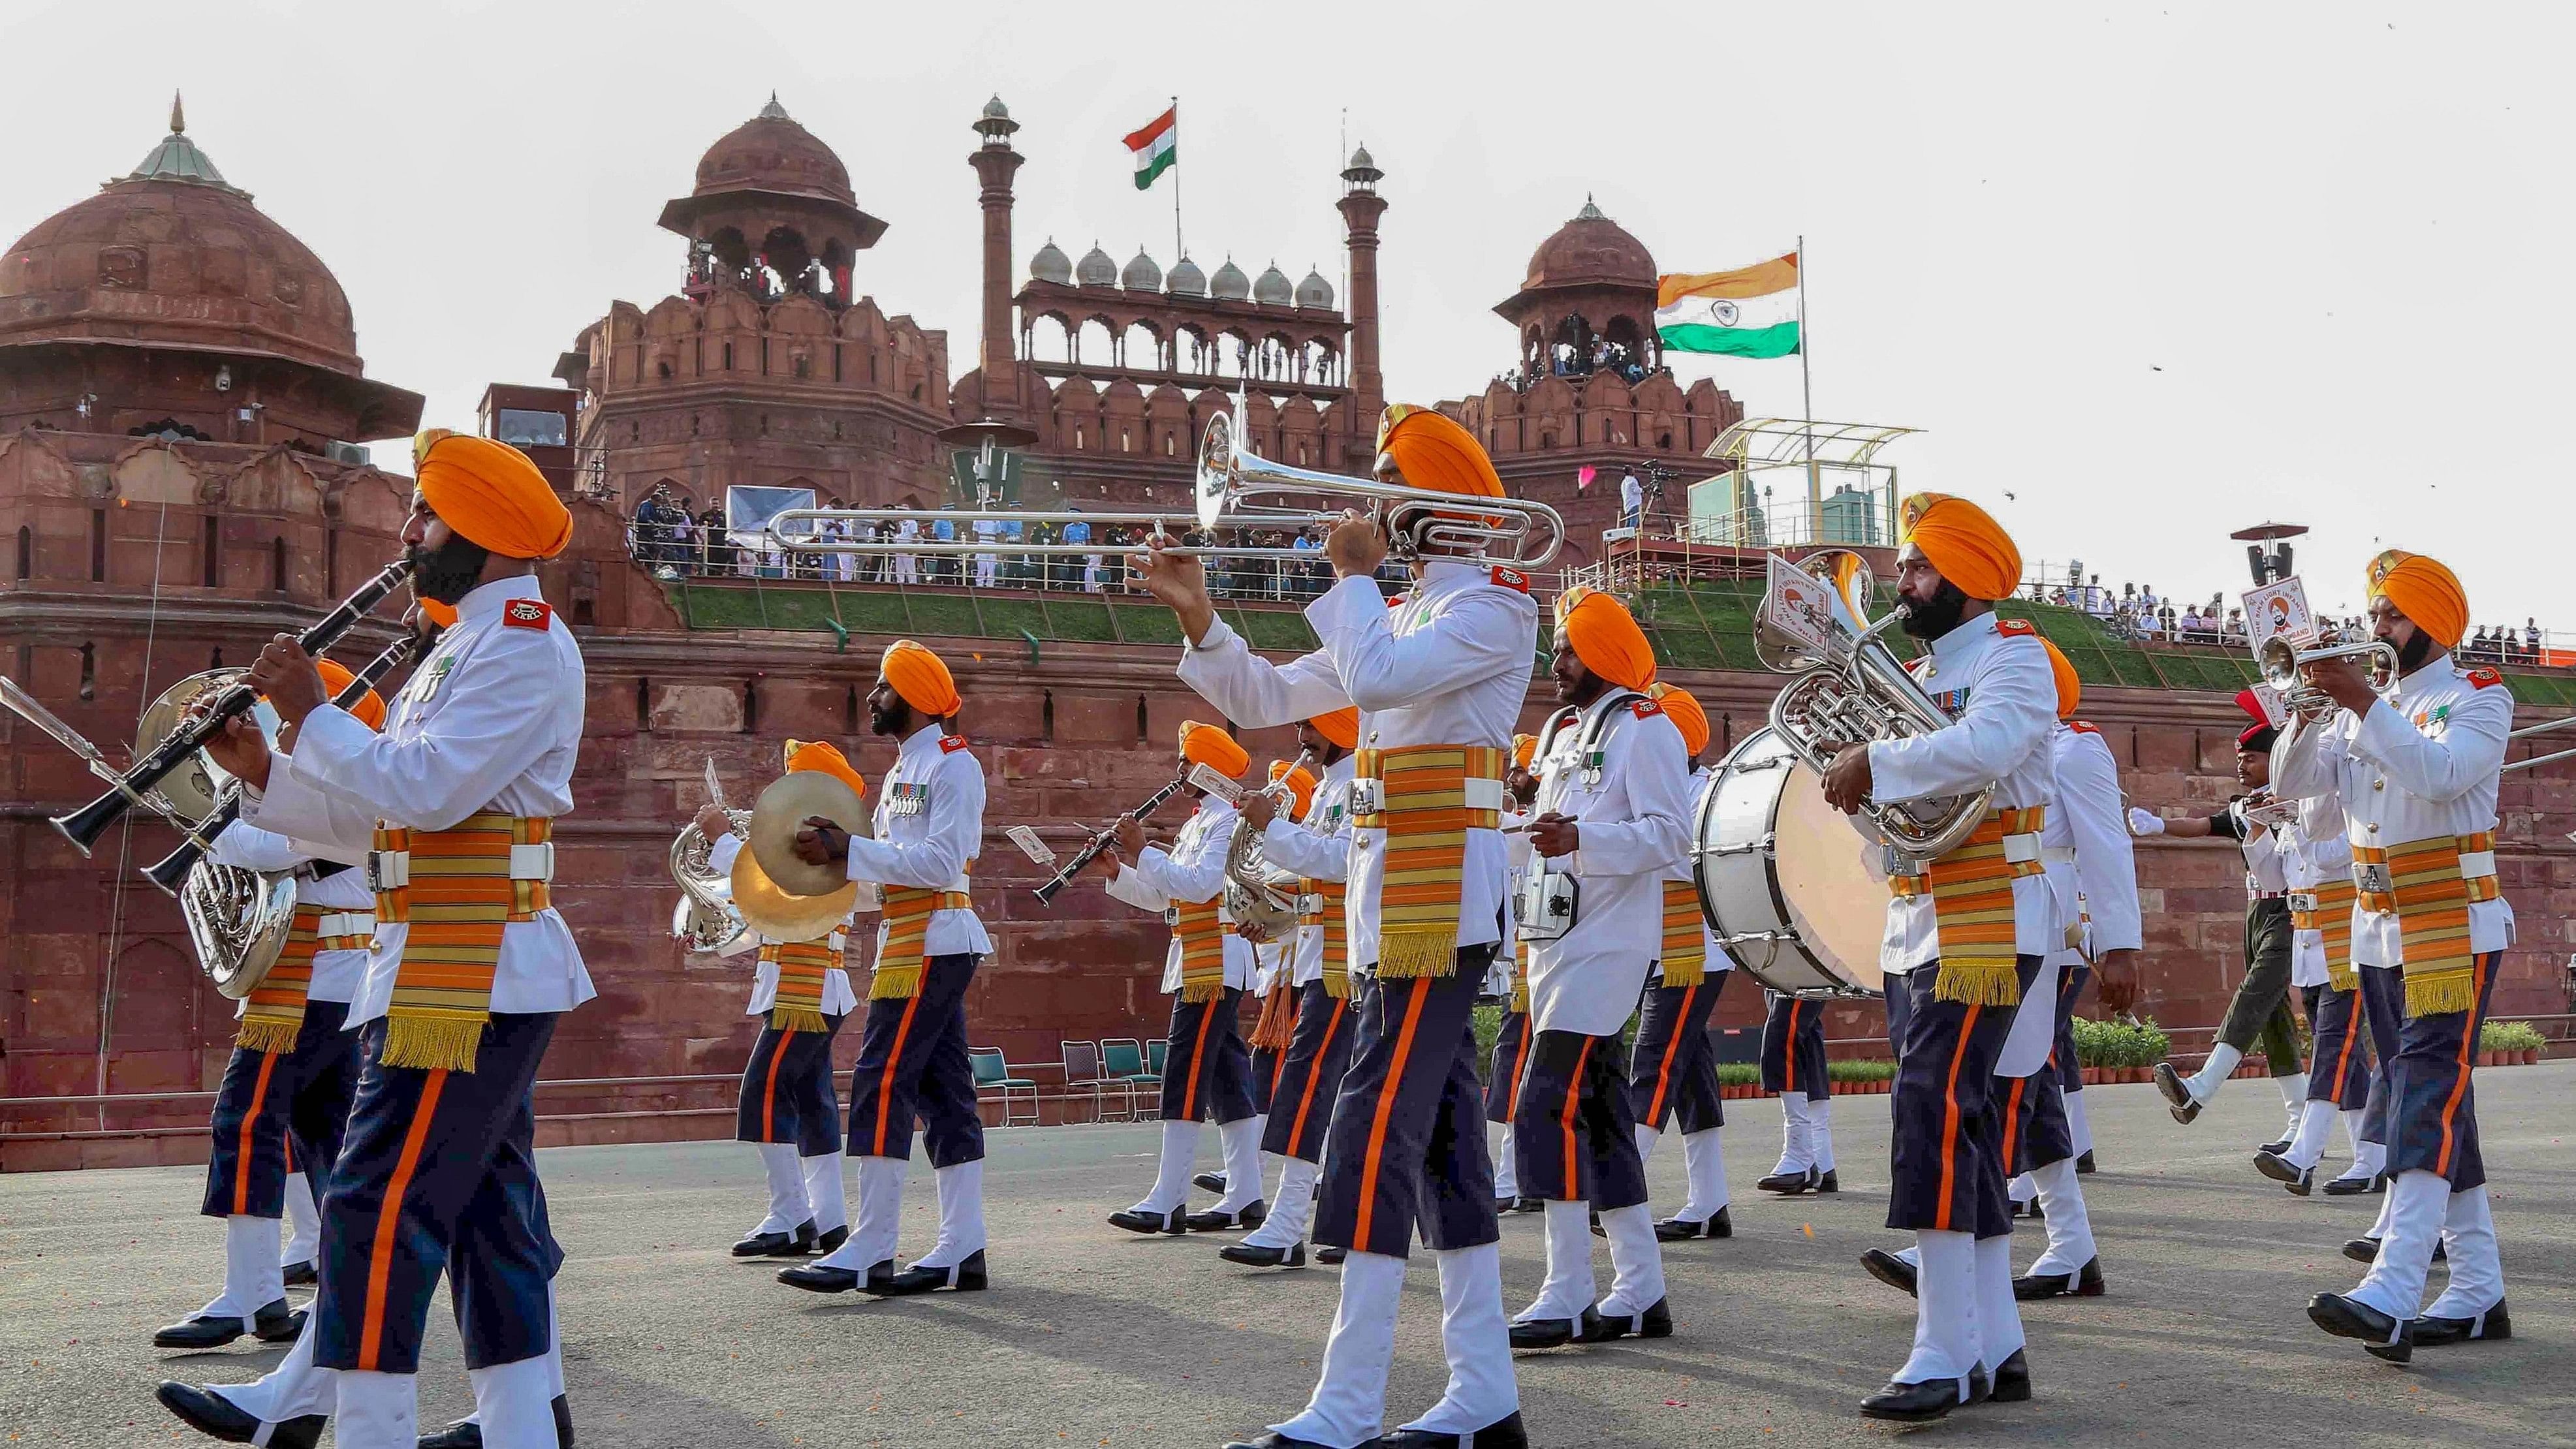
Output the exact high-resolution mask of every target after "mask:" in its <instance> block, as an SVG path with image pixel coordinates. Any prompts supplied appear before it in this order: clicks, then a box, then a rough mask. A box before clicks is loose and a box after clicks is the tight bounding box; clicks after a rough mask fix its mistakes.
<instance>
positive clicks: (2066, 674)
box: [2039, 639, 2084, 719]
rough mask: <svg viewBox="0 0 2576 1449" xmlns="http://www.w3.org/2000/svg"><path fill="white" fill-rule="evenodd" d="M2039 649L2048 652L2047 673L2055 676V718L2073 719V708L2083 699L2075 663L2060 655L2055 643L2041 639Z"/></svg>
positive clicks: (2062, 654) (2082, 685) (2082, 686)
mask: <svg viewBox="0 0 2576 1449" xmlns="http://www.w3.org/2000/svg"><path fill="white" fill-rule="evenodd" d="M2039 647H2040V648H2042V649H2045V650H2047V651H2048V671H2049V673H2051V674H2054V675H2056V676H2057V717H2058V718H2059V719H2073V718H2075V706H2076V705H2078V704H2080V703H2082V702H2083V699H2084V681H2083V680H2080V679H2078V678H2076V677H2075V662H2074V661H2073V660H2071V659H2068V658H2067V657H2066V655H2065V654H2064V653H2062V652H2061V651H2060V650H2059V649H2058V647H2057V645H2056V643H2055V641H2053V640H2049V639H2042V640H2040V641H2039Z"/></svg>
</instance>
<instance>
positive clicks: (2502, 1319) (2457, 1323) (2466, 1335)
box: [2415, 1298, 2513, 1344]
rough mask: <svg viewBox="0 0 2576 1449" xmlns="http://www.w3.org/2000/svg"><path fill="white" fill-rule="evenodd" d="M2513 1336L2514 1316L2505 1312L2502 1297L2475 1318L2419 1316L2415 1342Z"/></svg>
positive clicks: (2433, 1342)
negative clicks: (2493, 1305)
mask: <svg viewBox="0 0 2576 1449" xmlns="http://www.w3.org/2000/svg"><path fill="white" fill-rule="evenodd" d="M2511 1337H2513V1315H2511V1314H2509V1313H2507V1312H2505V1307H2504V1300H2503V1299H2501V1298H2499V1299H2497V1300H2496V1305H2495V1307H2493V1308H2490V1309H2488V1310H2487V1311H2486V1312H2484V1313H2481V1314H2479V1315H2478V1316H2477V1317H2475V1318H2418V1319H2416V1320H2415V1341H2416V1342H2417V1343H2419V1344H2446V1343H2467V1342H2469V1341H2470V1340H2471V1339H2495V1338H2511Z"/></svg>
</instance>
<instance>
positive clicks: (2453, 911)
mask: <svg viewBox="0 0 2576 1449" xmlns="http://www.w3.org/2000/svg"><path fill="white" fill-rule="evenodd" d="M2494 849H2495V835H2494V833H2493V832H2491V831H2480V832H2479V833H2477V834H2475V835H2436V836H2432V837H2430V838H2428V839H2424V840H2409V841H2405V842H2403V843H2402V844H2398V845H2392V846H2389V847H2387V848H2386V849H2384V850H2383V849H2381V848H2379V847H2377V846H2369V845H2356V846H2354V847H2353V848H2352V864H2353V877H2354V880H2355V881H2356V883H2359V882H2362V880H2363V878H2364V875H2365V873H2366V872H2367V873H2369V874H2375V875H2378V876H2379V877H2381V878H2382V880H2384V882H2385V883H2386V886H2387V889H2385V890H2380V889H2374V888H2373V885H2372V884H2361V885H2360V890H2359V895H2360V900H2361V908H2362V909H2363V910H2365V911H2371V912H2374V913H2377V914H2382V915H2385V914H2388V913H2389V912H2392V911H2393V912H2395V913H2396V916H2397V948H2398V952H2399V954H2400V955H2401V956H2403V957H2404V962H2403V966H2404V969H2405V972H2406V1015H2407V1017H2408V1018H2409V1019H2410V1020H2411V1019H2413V1018H2415V1017H2419V1016H2431V1015H2433V1014H2435V1013H2437V1012H2445V1011H2468V1010H2472V1009H2474V1008H2475V1007H2476V1006H2477V1001H2478V985H2477V975H2476V972H2475V969H2474V968H2475V966H2476V964H2477V953H2476V952H2474V951H2472V950H2471V949H2470V948H2469V907H2470V906H2471V905H2472V904H2474V903H2476V902H2478V901H2491V900H2494V899H2495V898H2496V896H2497V895H2498V894H2499V890H2498V887H2497V885H2496V878H2495V877H2494V876H2492V875H2475V876H2466V875H2462V874H2461V873H2460V857H2461V856H2462V855H2463V854H2468V853H2475V852H2479V851H2488V852H2492V851H2493V850H2494Z"/></svg>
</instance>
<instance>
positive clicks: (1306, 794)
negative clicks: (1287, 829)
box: [1270, 760, 1315, 820]
mask: <svg viewBox="0 0 2576 1449" xmlns="http://www.w3.org/2000/svg"><path fill="white" fill-rule="evenodd" d="M1283 778H1285V779H1286V780H1287V781H1288V794H1289V797H1290V799H1292V800H1294V801H1295V802H1296V806H1297V818H1298V819H1300V820H1303V819H1305V818H1306V807H1307V806H1309V805H1312V804H1314V803H1315V777H1314V776H1313V775H1311V774H1309V773H1307V772H1306V771H1305V770H1303V769H1300V770H1296V771H1294V772H1291V771H1290V770H1289V768H1288V762H1287V761H1286V760H1272V761H1271V762H1270V783H1271V784H1273V785H1276V784H1278V783H1279V782H1280V780H1281V779H1283Z"/></svg>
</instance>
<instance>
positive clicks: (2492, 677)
mask: <svg viewBox="0 0 2576 1449" xmlns="http://www.w3.org/2000/svg"><path fill="white" fill-rule="evenodd" d="M2469 683H2471V684H2474V685H2476V686H2477V687H2478V688H2480V689H2491V688H2493V687H2495V686H2496V685H2499V684H2502V683H2504V676H2503V675H2501V674H2498V673H2497V672H2496V671H2494V670H2492V669H2489V668H2487V667H2485V666H2484V665H2480V666H2479V667H2478V668H2475V669H2472V670H2470V671H2469Z"/></svg>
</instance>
